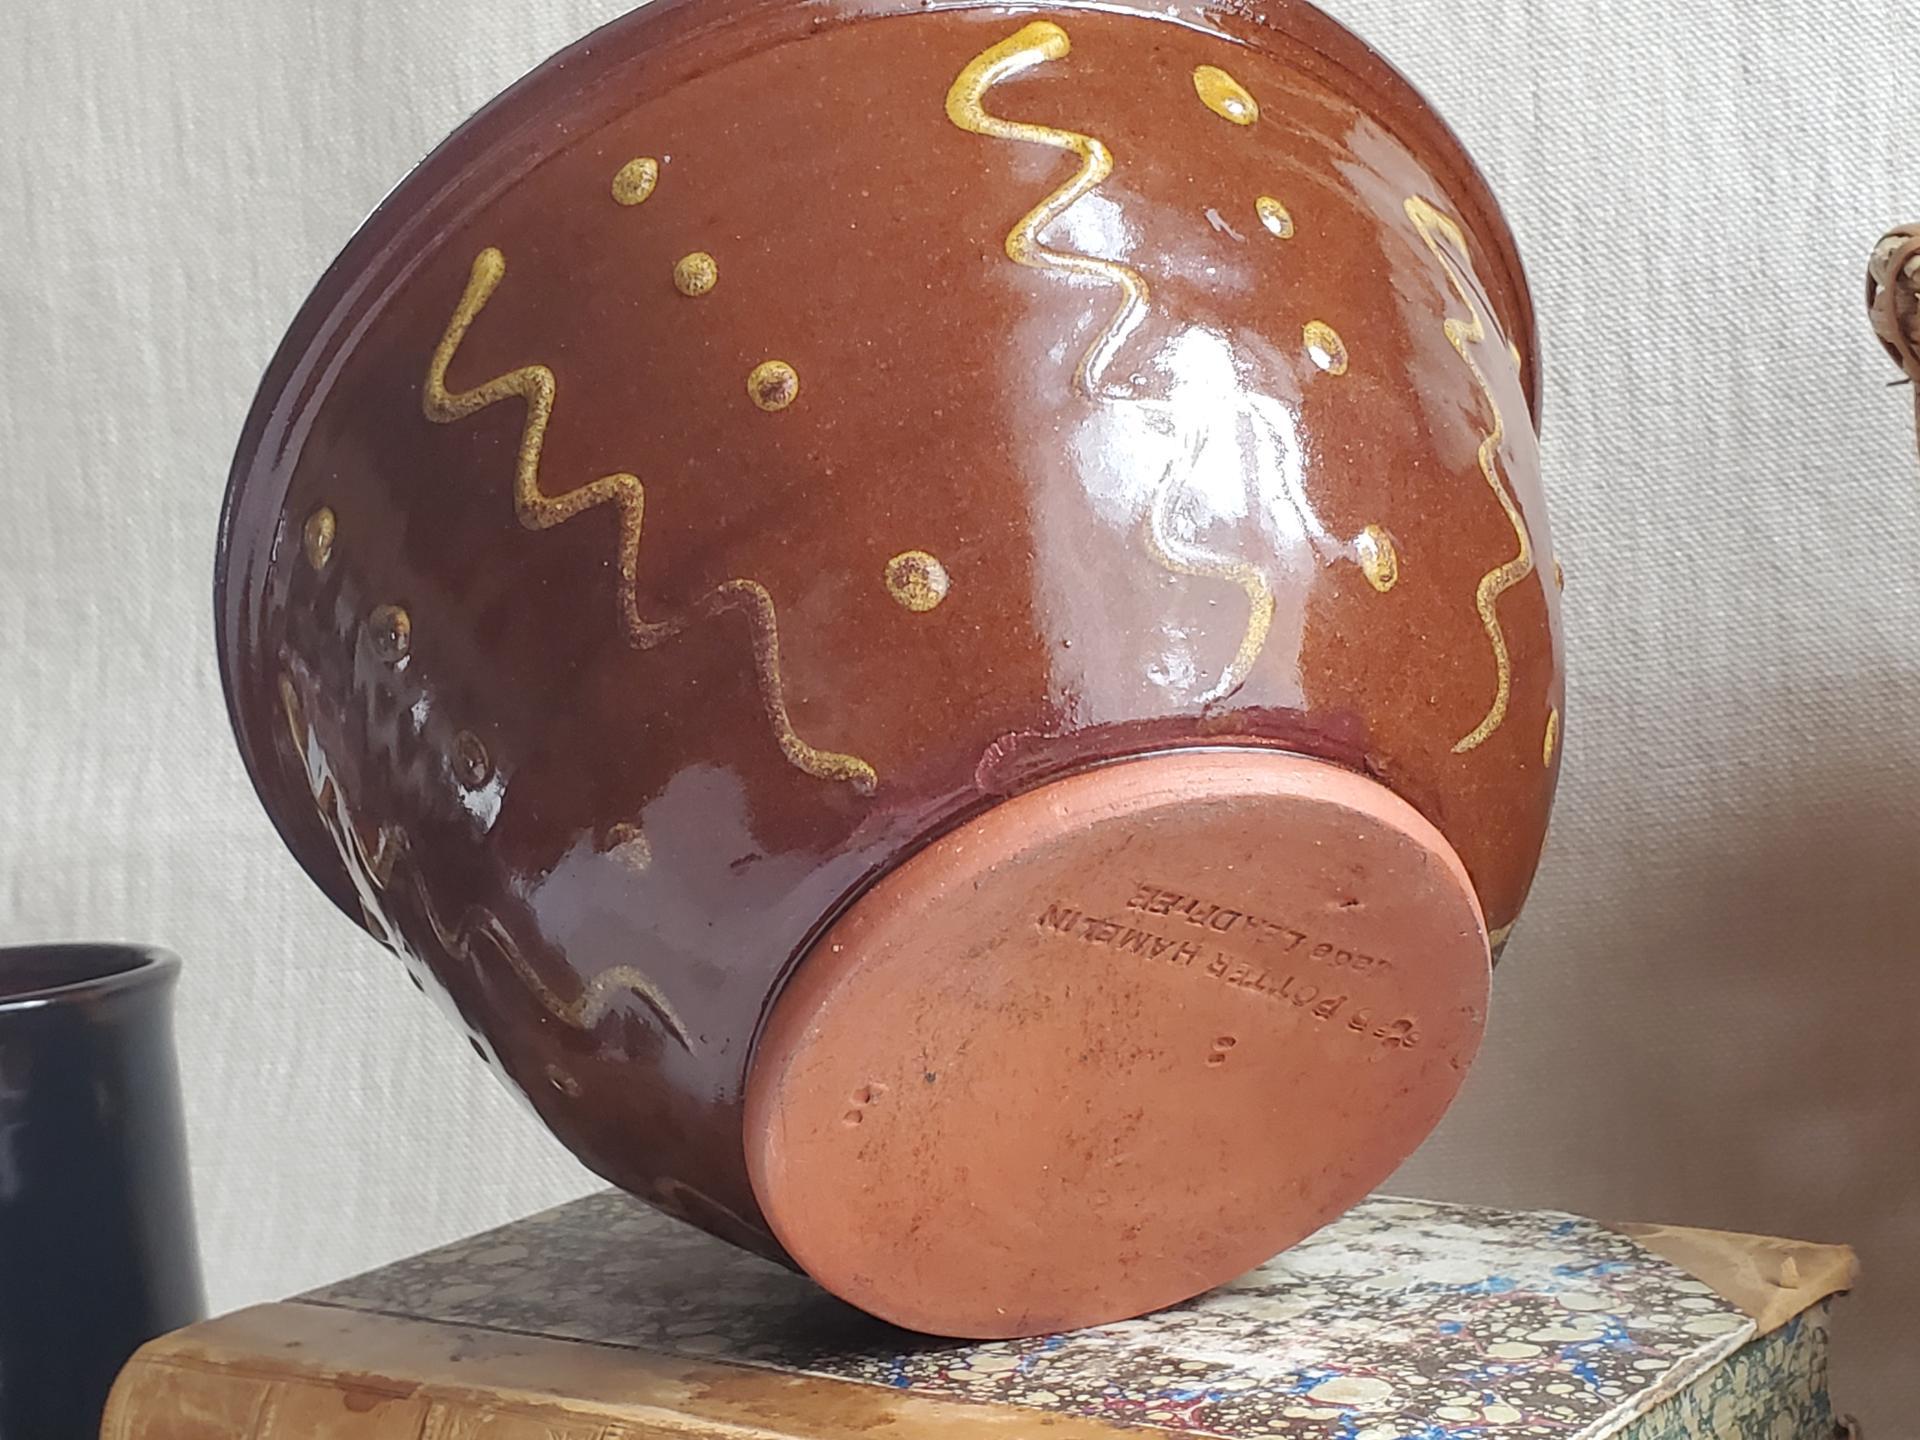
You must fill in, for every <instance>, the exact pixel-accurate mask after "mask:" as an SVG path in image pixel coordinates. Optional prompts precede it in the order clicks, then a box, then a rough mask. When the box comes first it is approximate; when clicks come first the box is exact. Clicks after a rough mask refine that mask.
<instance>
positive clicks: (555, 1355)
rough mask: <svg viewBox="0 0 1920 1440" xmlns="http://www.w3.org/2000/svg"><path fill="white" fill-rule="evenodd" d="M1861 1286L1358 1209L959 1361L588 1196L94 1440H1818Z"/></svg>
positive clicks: (1719, 1240)
mask: <svg viewBox="0 0 1920 1440" xmlns="http://www.w3.org/2000/svg"><path fill="white" fill-rule="evenodd" d="M850 1223H851V1217H850ZM1854 1270H1855V1265H1854V1259H1853V1255H1852V1253H1851V1252H1850V1251H1848V1250H1846V1249H1844V1248H1841V1247H1835V1246H1823V1245H1810V1244H1799V1243H1795V1242H1789V1241H1781V1240H1768V1239H1761V1238H1757V1237H1751V1236H1736V1235H1721V1234H1715V1233H1711V1232H1703V1231H1693V1230H1674V1229H1667V1228H1661V1227H1609V1226H1605V1225H1601V1224H1598V1223H1596V1222H1593V1221H1590V1220H1583V1219H1579V1218H1577V1217H1574V1216H1570V1215H1561V1214H1543V1213H1528V1214H1514V1213H1506V1212H1501V1211H1495V1210H1486V1209H1476V1208H1470V1207H1465V1206H1455V1205H1443V1204H1437V1203H1431V1202H1426V1201H1404V1200H1390V1199H1376V1200H1371V1201H1368V1202H1367V1203H1365V1204H1364V1205H1362V1206H1361V1207H1360V1208H1359V1209H1357V1210H1355V1211H1354V1212H1352V1213H1351V1214H1349V1215H1348V1216H1347V1217H1346V1218H1344V1219H1342V1220H1340V1221H1338V1222H1336V1223H1335V1224H1333V1225H1331V1226H1329V1227H1328V1228H1327V1229H1325V1230H1323V1231H1321V1232H1320V1233H1319V1234H1318V1235H1316V1236H1314V1237H1313V1238H1312V1239H1310V1240H1308V1241H1307V1242H1306V1243H1304V1244H1302V1245H1300V1246H1299V1247H1297V1248H1296V1249H1294V1250H1292V1251H1290V1252H1289V1253H1287V1254H1286V1255H1284V1256H1282V1257H1281V1258H1279V1259H1278V1260H1275V1261H1273V1262H1272V1263H1271V1264H1269V1265H1267V1266H1265V1267H1263V1268H1262V1269H1260V1270H1258V1271H1256V1272H1254V1273H1253V1274H1251V1275H1248V1276H1246V1277H1245V1278H1244V1279H1242V1280H1239V1281H1237V1282H1235V1283H1233V1284H1231V1285H1228V1286H1225V1287H1223V1288H1221V1289H1219V1290H1215V1291H1213V1292H1211V1293H1210V1294H1208V1295H1205V1296H1203V1297H1201V1298H1200V1299H1198V1300H1196V1301H1193V1302H1191V1303H1189V1304H1187V1305H1184V1306H1182V1307H1180V1308H1178V1309H1176V1310H1173V1311H1169V1312H1167V1313H1165V1314H1162V1315H1157V1316H1154V1317H1151V1318H1148V1319H1143V1320H1135V1321H1130V1322H1127V1323H1125V1324H1118V1325H1109V1326H1105V1327H1103V1328H1100V1329H1097V1330H1089V1331H1084V1332H1081V1333H1078V1334H1074V1335H1065V1336H1053V1337H1050V1338H1045V1339H1036V1340H1022V1341H1011V1342H1002V1343H991V1344H975V1343H962V1342H955V1341H939V1340H930V1339H925V1338H922V1337H917V1336H912V1335H908V1334H906V1333H904V1332H901V1331H898V1330H893V1329H890V1328H888V1327H886V1326H884V1325H882V1324H880V1323H879V1322H877V1321H874V1320H872V1319H870V1318H868V1317H866V1316H864V1315H861V1314H860V1313H858V1312H856V1311H854V1310H852V1309H850V1308H848V1307H846V1306H844V1305H841V1304H839V1303H838V1302H836V1301H834V1300H832V1299H830V1298H829V1297H828V1296H826V1295H825V1294H824V1293H822V1292H821V1291H820V1290H819V1289H817V1288H816V1287H815V1286H814V1285H813V1284H812V1283H810V1282H809V1281H807V1280H805V1279H803V1278H802V1277H800V1276H798V1275H795V1274H792V1273H790V1272H788V1271H786V1270H783V1269H780V1268H779V1267H777V1266H775V1265H772V1264H769V1263H767V1262H765V1261H762V1260H757V1259H754V1258H752V1257H750V1256H747V1255H745V1254H743V1253H741V1252H738V1251H735V1250H733V1249H731V1248H730V1247H728V1246H726V1245H724V1244H722V1243H720V1242H719V1241H716V1240H713V1239H710V1238H708V1237H706V1236H704V1235H702V1234H699V1233H698V1232H695V1231H693V1230H690V1229H687V1228H685V1227H682V1226H679V1225H677V1224H675V1223H674V1222H672V1221H669V1220H666V1219H664V1218H662V1217H660V1216H658V1215H656V1214H654V1213H653V1212H652V1211H650V1210H647V1209H645V1208H643V1207H642V1206H640V1205H639V1204H637V1203H636V1202H634V1201H632V1200H629V1199H627V1198H625V1197H623V1196H620V1195H616V1194H611V1193H609V1194H604V1195H598V1196H593V1197H591V1198H588V1199H585V1200H581V1201H577V1202H575V1203H573V1204H570V1205H564V1206H561V1207H560V1208H558V1209H555V1210H551V1211H548V1212H546V1213H545V1214H542V1215H536V1216H534V1217H532V1218H531V1219H527V1220H523V1221H520V1222H519V1223H517V1224H513V1225H508V1226H505V1227H503V1228H502V1229H499V1230H495V1231H491V1232H489V1233H487V1234H484V1235H480V1236H477V1237H475V1238H473V1239H471V1240H467V1241H464V1242H461V1243H459V1244H456V1245H451V1246H448V1247H447V1248H445V1249H443V1250H436V1251H432V1252H429V1253H427V1254H424V1255H420V1256H416V1257H414V1258H413V1259H410V1260H404V1261H401V1262H400V1263H398V1264H395V1265H390V1266H388V1267H386V1268H385V1269H382V1270H377V1271H374V1272H373V1273H371V1274H368V1275H363V1276H361V1277H359V1278H358V1279H355V1280H349V1281H346V1282H345V1283H343V1284H339V1285H335V1286H331V1287H329V1288H327V1289H325V1290H320V1291H316V1292H314V1293H313V1294H310V1295H304V1296H301V1297H299V1298H298V1299H296V1300H293V1301H290V1302H287V1303H285V1304H278V1305H266V1306H261V1307H258V1308H256V1309H252V1310H246V1311H242V1312H240V1313H239V1314H236V1315H232V1316H228V1317H227V1318H225V1319H221V1320H215V1321H213V1322H210V1323H208V1324H205V1325H200V1326H196V1327H194V1328H192V1329H189V1330H185V1331H182V1332H181V1333H179V1334H177V1335H174V1336H171V1337H168V1338H166V1339H163V1340H160V1341H157V1342H155V1343H154V1344H153V1345H151V1346H149V1347H147V1348H146V1349H145V1350H143V1351H142V1352H141V1353H140V1354H139V1355H138V1356H136V1357H135V1358H134V1360H133V1362H132V1363H131V1364H130V1365H129V1366H128V1368H127V1370H126V1371H125V1373H124V1374H123V1375H122V1376H121V1379H120V1383H119V1385H118V1386H117V1387H116V1389H115V1391H114V1395H113V1400H112V1402H111V1404H110V1405H109V1407H108V1411H107V1416H106V1422H105V1427H104V1430H103V1432H102V1433H103V1435H104V1436H105V1437H106V1440H296V1437H297V1440H640V1437H648V1436H686V1437H699V1440H822V1437H827V1436H844V1435H851V1434H855V1433H858V1434H859V1435H862V1436H871V1437H880V1440H885V1437H890V1436H896V1437H909V1436H911V1437H927V1440H960V1437H968V1440H971V1437H976V1436H978V1437H992V1436H1004V1437H1007V1440H1016V1437H1017V1440H1027V1437H1030V1436H1033V1435H1035V1434H1037V1433H1040V1432H1044V1434H1045V1436H1046V1437H1047V1440H1119V1437H1124V1436H1128V1435H1131V1436H1134V1437H1135V1440H1137V1437H1138V1435H1139V1433H1140V1432H1141V1431H1146V1432H1149V1433H1158V1434H1161V1435H1168V1436H1181V1437H1185V1436H1196V1437H1197V1436H1215V1437H1221V1440H1254V1437H1262V1440H1271V1437H1278V1440H1454V1437H1462V1440H1465V1437H1472V1440H1519V1437H1523V1436H1524V1437H1535V1436H1538V1437H1555V1440H1602V1437H1605V1440H1614V1437H1618V1440H1831V1437H1832V1436H1833V1435H1834V1434H1835V1433H1836V1429H1837V1422H1836V1419H1835V1416H1834V1413H1833V1410H1832V1408H1831V1404H1830V1401H1829V1398H1828V1394H1827V1382H1826V1374H1827V1353H1828V1321H1829V1312H1830V1309H1831V1306H1832V1303H1833V1297H1834V1296H1836V1295H1838V1294H1839V1293H1840V1292H1842V1291H1844V1290H1845V1289H1847V1288H1848V1287H1849V1286H1850V1285H1851V1284H1852V1282H1853V1278H1854Z"/></svg>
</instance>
